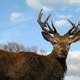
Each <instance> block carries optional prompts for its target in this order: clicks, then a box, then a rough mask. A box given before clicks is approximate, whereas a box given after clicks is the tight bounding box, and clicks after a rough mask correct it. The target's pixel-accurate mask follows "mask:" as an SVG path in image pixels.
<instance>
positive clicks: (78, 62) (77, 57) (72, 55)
mask: <svg viewBox="0 0 80 80" xmlns="http://www.w3.org/2000/svg"><path fill="white" fill-rule="evenodd" d="M67 66H68V71H67V75H68V76H80V70H79V69H80V51H72V52H69V55H68V58H67Z"/></svg>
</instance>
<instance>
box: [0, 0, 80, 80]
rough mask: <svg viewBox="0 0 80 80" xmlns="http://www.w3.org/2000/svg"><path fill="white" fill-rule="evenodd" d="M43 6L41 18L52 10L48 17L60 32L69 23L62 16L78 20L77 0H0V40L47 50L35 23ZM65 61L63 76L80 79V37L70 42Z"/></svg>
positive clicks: (63, 31) (67, 26) (67, 28)
mask: <svg viewBox="0 0 80 80" xmlns="http://www.w3.org/2000/svg"><path fill="white" fill-rule="evenodd" d="M42 8H43V9H44V18H46V16H47V15H49V14H50V13H51V19H52V18H53V22H54V25H55V26H56V28H57V30H58V32H59V33H60V34H61V35H63V34H64V33H66V32H67V31H68V30H69V29H70V28H71V27H72V26H71V25H70V24H69V23H68V22H67V20H66V19H65V18H69V19H70V20H72V21H73V22H74V23H75V24H76V25H77V24H78V22H79V21H80V0H0V44H5V43H7V42H17V43H20V44H23V45H24V46H29V47H31V46H37V47H38V48H39V49H45V50H46V51H49V52H50V51H51V50H52V46H51V44H49V43H48V42H46V41H45V40H44V39H43V37H42V35H41V29H40V27H39V25H38V24H37V16H38V13H39V11H40V9H42ZM44 18H43V19H44ZM67 64H68V73H67V76H66V78H65V80H80V71H79V68H80V41H78V42H76V43H73V44H72V45H71V48H70V52H69V55H68V59H67Z"/></svg>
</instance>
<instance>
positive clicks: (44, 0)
mask: <svg viewBox="0 0 80 80" xmlns="http://www.w3.org/2000/svg"><path fill="white" fill-rule="evenodd" d="M26 3H27V5H29V6H30V7H32V8H34V9H37V10H39V9H41V8H43V7H44V6H45V7H46V8H52V7H53V6H54V5H67V4H80V0H26Z"/></svg>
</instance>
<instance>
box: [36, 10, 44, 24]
mask: <svg viewBox="0 0 80 80" xmlns="http://www.w3.org/2000/svg"><path fill="white" fill-rule="evenodd" d="M42 11H43V9H41V11H40V13H39V15H38V19H37V22H38V23H39V24H40V23H42V22H41V18H42V15H43V12H42Z"/></svg>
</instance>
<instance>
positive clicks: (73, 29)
mask: <svg viewBox="0 0 80 80" xmlns="http://www.w3.org/2000/svg"><path fill="white" fill-rule="evenodd" d="M67 21H68V22H69V23H70V24H71V25H72V28H71V29H70V30H69V31H68V32H67V33H66V34H67V35H73V34H74V32H75V30H76V28H77V26H76V25H75V24H74V23H73V22H72V21H71V20H69V19H67Z"/></svg>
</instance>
